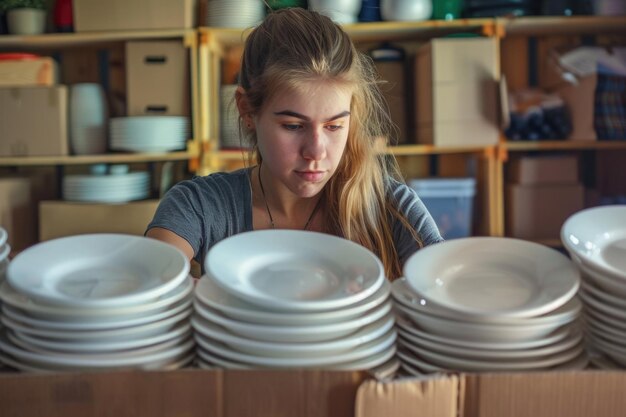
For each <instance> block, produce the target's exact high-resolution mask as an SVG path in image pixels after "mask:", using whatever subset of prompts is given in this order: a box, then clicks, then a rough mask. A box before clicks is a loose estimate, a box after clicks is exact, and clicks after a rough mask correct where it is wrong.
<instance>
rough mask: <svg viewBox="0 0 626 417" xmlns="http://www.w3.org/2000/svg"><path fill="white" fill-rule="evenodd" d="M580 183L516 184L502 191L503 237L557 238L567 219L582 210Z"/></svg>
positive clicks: (583, 192) (581, 187) (582, 198)
mask: <svg viewBox="0 0 626 417" xmlns="http://www.w3.org/2000/svg"><path fill="white" fill-rule="evenodd" d="M584 194H585V191H584V187H583V186H582V185H580V184H568V185H563V184H555V185H549V184H547V185H519V184H509V185H507V188H506V207H507V213H508V215H507V219H506V220H507V222H506V223H507V224H506V235H507V236H511V237H516V238H520V239H529V240H534V239H559V237H560V232H561V226H563V223H564V222H565V220H567V218H568V217H569V216H571V215H572V214H574V213H575V212H577V211H579V210H582V209H583V207H584V206H583V204H584V198H585V196H584Z"/></svg>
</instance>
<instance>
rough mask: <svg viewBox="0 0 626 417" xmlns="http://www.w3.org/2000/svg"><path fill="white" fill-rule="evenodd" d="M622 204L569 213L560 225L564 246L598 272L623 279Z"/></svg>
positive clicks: (625, 232)
mask: <svg viewBox="0 0 626 417" xmlns="http://www.w3.org/2000/svg"><path fill="white" fill-rule="evenodd" d="M624 219H626V205H613V206H601V207H593V208H589V209H585V210H581V211H578V212H576V213H575V214H573V215H572V216H570V217H569V218H568V219H567V220H566V221H565V223H563V227H562V228H561V241H562V242H563V245H564V246H565V248H566V249H567V250H568V251H569V252H571V253H573V254H575V255H576V256H577V257H578V258H579V259H581V261H582V263H583V264H586V265H589V266H593V268H594V269H596V270H598V271H599V272H601V273H603V274H606V275H611V276H613V277H619V278H622V279H626V224H625V223H624Z"/></svg>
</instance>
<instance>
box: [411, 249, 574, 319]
mask: <svg viewBox="0 0 626 417" xmlns="http://www.w3.org/2000/svg"><path fill="white" fill-rule="evenodd" d="M404 276H405V277H406V278H407V281H408V283H409V285H410V286H411V288H412V289H413V290H414V291H415V292H416V293H417V294H418V295H420V296H421V297H422V298H424V299H426V300H429V301H430V302H431V303H434V304H437V305H439V306H441V307H443V308H446V309H448V310H452V311H456V312H458V313H463V314H466V315H472V316H483V317H484V316H500V317H509V318H512V317H533V316H538V315H541V314H545V313H547V312H549V311H552V310H555V309H557V308H558V307H560V306H562V305H563V304H565V303H566V302H567V301H568V300H570V299H571V298H572V297H573V296H574V294H576V291H577V290H578V286H579V272H578V270H577V269H576V268H575V267H574V265H573V264H572V262H571V261H570V260H569V259H568V258H567V257H566V256H565V255H563V254H561V253H560V252H558V251H557V250H554V249H551V248H548V247H546V246H544V245H540V244H537V243H533V242H528V241H525V240H520V239H512V238H498V237H470V238H462V239H454V240H449V241H445V242H441V243H437V244H435V245H431V246H427V247H425V248H423V249H421V250H419V251H417V252H416V253H415V254H413V255H412V256H411V257H410V258H409V259H408V260H407V262H406V263H405V265H404Z"/></svg>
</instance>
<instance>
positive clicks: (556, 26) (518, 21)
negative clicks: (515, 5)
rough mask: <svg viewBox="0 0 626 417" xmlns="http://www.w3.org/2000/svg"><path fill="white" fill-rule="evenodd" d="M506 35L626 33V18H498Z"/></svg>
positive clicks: (498, 23)
mask: <svg viewBox="0 0 626 417" xmlns="http://www.w3.org/2000/svg"><path fill="white" fill-rule="evenodd" d="M496 22H497V25H498V26H500V27H502V28H503V29H504V31H505V33H506V35H533V36H540V35H581V34H597V33H611V32H626V16H533V17H517V18H515V17H514V18H497V19H496Z"/></svg>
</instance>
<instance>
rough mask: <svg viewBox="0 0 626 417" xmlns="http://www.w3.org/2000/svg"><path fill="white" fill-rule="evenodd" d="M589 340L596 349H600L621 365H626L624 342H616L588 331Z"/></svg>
mask: <svg viewBox="0 0 626 417" xmlns="http://www.w3.org/2000/svg"><path fill="white" fill-rule="evenodd" d="M587 340H588V342H589V344H590V345H591V346H593V348H594V349H595V350H599V351H600V352H602V353H604V354H606V355H607V356H609V357H610V358H611V359H612V360H614V361H615V362H617V363H618V364H620V365H621V366H623V367H626V346H624V344H623V343H622V344H616V343H614V342H610V341H608V340H605V339H603V338H601V337H598V336H597V335H594V334H589V333H587Z"/></svg>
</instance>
